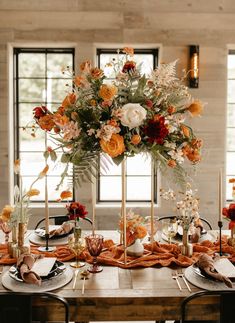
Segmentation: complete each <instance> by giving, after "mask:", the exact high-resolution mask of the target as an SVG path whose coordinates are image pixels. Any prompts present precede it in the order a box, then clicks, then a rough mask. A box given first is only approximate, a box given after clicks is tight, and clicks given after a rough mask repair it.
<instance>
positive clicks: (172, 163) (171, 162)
mask: <svg viewBox="0 0 235 323" xmlns="http://www.w3.org/2000/svg"><path fill="white" fill-rule="evenodd" d="M167 165H168V166H169V167H171V168H175V166H176V161H175V160H174V159H170V160H168V163H167Z"/></svg>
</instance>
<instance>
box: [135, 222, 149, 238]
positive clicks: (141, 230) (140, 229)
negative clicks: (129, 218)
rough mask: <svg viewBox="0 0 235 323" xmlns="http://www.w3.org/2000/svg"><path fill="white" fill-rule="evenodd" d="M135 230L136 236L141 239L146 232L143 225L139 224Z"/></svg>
mask: <svg viewBox="0 0 235 323" xmlns="http://www.w3.org/2000/svg"><path fill="white" fill-rule="evenodd" d="M135 232H136V238H139V239H143V238H144V237H145V236H146V234H147V229H146V228H145V227H144V226H142V225H139V226H137V227H136V229H135Z"/></svg>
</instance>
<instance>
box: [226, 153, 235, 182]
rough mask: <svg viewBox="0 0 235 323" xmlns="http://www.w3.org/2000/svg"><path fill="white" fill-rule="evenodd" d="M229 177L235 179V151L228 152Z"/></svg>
mask: <svg viewBox="0 0 235 323" xmlns="http://www.w3.org/2000/svg"><path fill="white" fill-rule="evenodd" d="M226 173H227V175H234V177H235V151H234V152H227V171H226Z"/></svg>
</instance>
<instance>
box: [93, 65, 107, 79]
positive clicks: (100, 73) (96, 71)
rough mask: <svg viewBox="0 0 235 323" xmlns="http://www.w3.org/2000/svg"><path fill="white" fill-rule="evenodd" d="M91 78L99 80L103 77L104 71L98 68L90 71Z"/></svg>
mask: <svg viewBox="0 0 235 323" xmlns="http://www.w3.org/2000/svg"><path fill="white" fill-rule="evenodd" d="M91 76H92V77H93V78H94V79H96V80H97V79H100V78H101V77H102V76H104V71H103V70H101V69H100V68H98V67H94V68H92V69H91Z"/></svg>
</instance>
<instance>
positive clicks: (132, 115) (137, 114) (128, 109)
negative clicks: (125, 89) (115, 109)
mask: <svg viewBox="0 0 235 323" xmlns="http://www.w3.org/2000/svg"><path fill="white" fill-rule="evenodd" d="M146 114H147V112H146V110H145V109H144V108H143V107H142V106H141V105H140V104H139V103H127V104H125V105H124V106H123V107H122V109H121V117H120V120H121V124H122V125H123V126H126V127H129V128H130V129H133V128H135V127H139V126H140V125H141V124H142V122H143V120H144V119H145V118H146Z"/></svg>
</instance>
